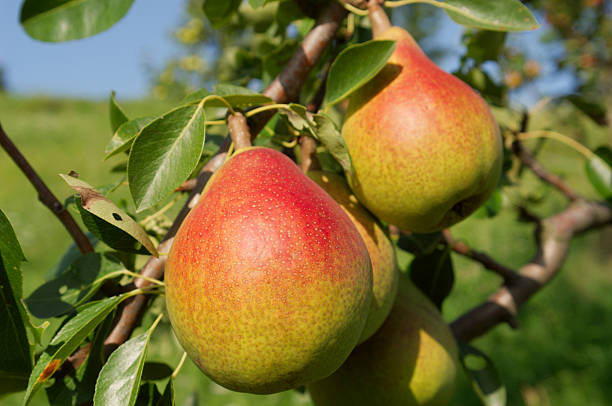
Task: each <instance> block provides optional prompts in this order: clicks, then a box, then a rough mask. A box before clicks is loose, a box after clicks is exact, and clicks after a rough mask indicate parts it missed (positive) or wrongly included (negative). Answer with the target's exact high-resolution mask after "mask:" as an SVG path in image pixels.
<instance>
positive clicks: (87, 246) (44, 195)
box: [0, 125, 94, 254]
mask: <svg viewBox="0 0 612 406" xmlns="http://www.w3.org/2000/svg"><path fill="white" fill-rule="evenodd" d="M0 145H2V148H4V150H5V151H6V153H7V154H8V155H9V156H10V157H11V159H12V160H13V162H15V164H17V166H18V167H19V169H21V172H23V174H24V175H25V176H26V177H27V178H28V180H29V181H30V183H31V184H32V186H34V189H36V192H38V200H40V201H41V202H42V203H43V204H44V205H45V206H47V208H48V209H49V210H51V212H52V213H53V214H55V216H56V217H57V218H58V219H59V221H61V222H62V224H63V225H64V228H66V230H67V231H68V233H70V236H71V237H72V239H73V240H74V242H75V244H76V245H77V247H78V248H79V250H80V251H81V253H83V254H87V253H88V252H93V250H94V249H93V246H92V245H91V242H90V241H89V239H88V238H87V236H86V235H85V234H84V233H83V231H82V230H81V228H80V227H79V225H78V224H77V223H76V222H75V221H74V218H72V216H71V215H70V212H68V210H66V208H65V207H64V206H63V205H62V204H61V203H60V201H59V200H57V198H56V197H55V195H54V194H53V193H52V192H51V190H49V188H48V187H47V185H46V184H45V182H44V181H43V180H42V179H41V178H40V176H38V173H36V171H35V170H34V168H32V165H30V163H29V162H28V160H27V159H26V158H25V157H24V156H23V154H22V153H21V152H20V151H19V149H18V148H17V146H16V145H15V144H14V143H13V141H11V139H10V138H9V136H8V135H7V134H6V133H5V132H4V129H3V128H2V125H0Z"/></svg>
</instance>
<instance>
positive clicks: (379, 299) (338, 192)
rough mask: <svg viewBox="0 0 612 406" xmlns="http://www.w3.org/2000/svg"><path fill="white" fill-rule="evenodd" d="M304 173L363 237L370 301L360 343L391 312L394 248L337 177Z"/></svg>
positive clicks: (394, 288) (395, 279) (394, 287)
mask: <svg viewBox="0 0 612 406" xmlns="http://www.w3.org/2000/svg"><path fill="white" fill-rule="evenodd" d="M308 176H309V177H310V178H311V179H312V180H314V181H315V182H316V183H317V184H318V185H319V186H321V188H323V190H325V191H326V192H327V193H329V195H330V196H331V197H333V198H334V200H335V201H336V202H337V203H338V204H339V205H340V207H342V209H343V210H344V211H345V212H346V214H348V216H349V217H350V219H351V220H352V221H353V224H355V227H356V228H357V231H359V234H360V235H361V238H363V241H364V242H365V245H366V247H367V248H368V253H369V254H370V259H371V260H372V293H373V298H372V304H371V309H370V313H369V314H368V320H367V322H366V326H365V328H364V329H363V333H362V334H361V339H360V342H363V341H365V340H367V339H368V338H369V337H370V336H372V334H374V333H375V332H376V330H378V328H379V327H380V326H381V325H382V323H383V322H384V321H385V319H386V318H387V315H388V314H389V312H390V311H391V307H392V306H393V302H394V301H395V296H396V294H397V282H398V278H399V270H398V268H397V261H396V258H395V248H394V247H393V244H392V243H391V241H390V240H389V237H388V236H387V234H386V233H385V231H384V230H383V228H382V227H381V225H380V223H379V222H378V220H377V219H376V218H375V217H373V216H372V215H371V214H370V213H369V212H368V211H367V210H366V209H365V207H363V206H362V205H361V204H360V203H359V201H358V200H357V198H356V197H355V195H353V193H352V192H351V189H350V188H349V186H348V184H347V183H346V182H345V180H344V178H342V177H341V176H339V175H337V174H335V173H330V172H322V171H310V172H308Z"/></svg>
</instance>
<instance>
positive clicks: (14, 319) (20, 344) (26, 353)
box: [0, 210, 33, 396]
mask: <svg viewBox="0 0 612 406" xmlns="http://www.w3.org/2000/svg"><path fill="white" fill-rule="evenodd" d="M23 261H25V256H24V254H23V251H22V250H21V246H20V245H19V241H18V240H17V236H16V235H15V232H14V231H13V227H12V226H11V224H10V222H9V220H8V218H7V217H6V216H5V215H4V213H3V212H2V211H1V210H0V331H1V332H2V333H1V334H0V354H2V356H1V357H0V380H2V381H4V382H9V381H10V382H11V385H7V384H2V385H0V396H1V395H2V394H4V393H10V392H18V391H21V390H23V389H25V387H26V386H27V379H28V376H29V375H30V371H31V370H32V365H33V346H32V345H31V344H30V342H29V340H28V334H27V330H26V326H27V325H29V324H30V319H29V316H28V314H27V312H26V310H25V308H24V306H23V303H22V301H21V298H22V295H23V286H22V285H23V276H22V274H21V262H23Z"/></svg>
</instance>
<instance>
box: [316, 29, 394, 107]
mask: <svg viewBox="0 0 612 406" xmlns="http://www.w3.org/2000/svg"><path fill="white" fill-rule="evenodd" d="M394 50H395V41H387V40H385V41H376V40H373V41H367V42H363V43H361V44H355V45H351V46H349V47H348V48H346V49H344V50H343V51H342V52H340V54H339V55H338V57H337V58H336V60H335V61H334V63H333V64H332V66H331V68H330V70H329V76H328V79H327V85H326V86H327V87H326V91H325V99H326V102H327V106H328V107H329V106H333V105H334V104H336V103H338V102H340V101H342V100H343V99H345V98H346V97H348V96H349V95H350V94H351V93H352V92H354V91H355V90H357V89H358V88H359V87H361V86H363V85H364V84H365V83H367V82H368V81H369V80H370V79H372V78H373V77H374V76H375V75H376V74H377V73H378V72H379V71H380V70H381V69H382V68H383V67H384V66H385V63H387V60H388V59H389V57H390V56H391V54H393V51H394Z"/></svg>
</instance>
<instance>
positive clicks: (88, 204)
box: [60, 174, 159, 257]
mask: <svg viewBox="0 0 612 406" xmlns="http://www.w3.org/2000/svg"><path fill="white" fill-rule="evenodd" d="M60 176H61V177H62V179H64V181H66V183H68V185H69V186H70V187H71V188H72V189H74V190H76V191H77V192H78V193H79V196H80V203H81V204H77V207H78V208H79V211H80V213H81V217H82V219H83V222H84V223H85V226H87V228H88V230H89V231H91V233H92V234H93V235H95V236H96V237H97V238H99V239H100V240H102V241H104V242H105V243H106V244H107V245H109V246H110V247H112V248H115V249H118V250H120V251H126V252H142V251H141V249H140V248H141V247H139V246H138V245H139V244H142V246H143V247H144V248H146V249H147V251H149V252H150V253H151V255H153V256H155V257H157V256H158V255H159V254H158V253H157V250H156V249H155V246H154V245H153V242H152V241H151V240H150V239H149V236H148V234H147V233H146V232H145V231H144V230H143V229H142V227H140V225H139V224H138V223H137V222H136V221H135V220H134V219H133V218H131V217H130V216H129V215H128V214H127V213H126V212H124V211H123V210H121V209H120V208H119V207H117V205H115V203H113V202H111V201H110V200H108V199H107V198H106V197H104V196H103V195H102V194H101V193H99V192H98V191H96V190H95V189H94V188H93V187H91V185H89V184H88V183H86V182H83V181H82V180H80V179H77V178H75V177H72V176H69V175H63V174H60Z"/></svg>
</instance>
